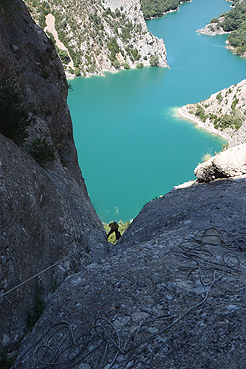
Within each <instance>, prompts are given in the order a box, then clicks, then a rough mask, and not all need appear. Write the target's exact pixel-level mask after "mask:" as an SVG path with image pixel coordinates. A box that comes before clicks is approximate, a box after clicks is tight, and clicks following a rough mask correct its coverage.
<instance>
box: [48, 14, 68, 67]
mask: <svg viewBox="0 0 246 369" xmlns="http://www.w3.org/2000/svg"><path fill="white" fill-rule="evenodd" d="M46 24H47V26H46V27H45V29H44V31H45V32H46V31H48V32H50V33H52V35H53V36H54V39H55V41H56V45H57V47H58V48H59V49H60V50H66V51H67V53H68V55H69V58H70V62H69V63H68V66H69V67H71V68H74V64H73V61H72V58H71V56H70V54H69V51H68V49H67V48H66V46H65V45H64V44H63V43H62V42H61V41H60V40H59V38H58V34H57V31H56V29H55V17H54V16H53V15H52V14H48V15H47V16H46Z"/></svg>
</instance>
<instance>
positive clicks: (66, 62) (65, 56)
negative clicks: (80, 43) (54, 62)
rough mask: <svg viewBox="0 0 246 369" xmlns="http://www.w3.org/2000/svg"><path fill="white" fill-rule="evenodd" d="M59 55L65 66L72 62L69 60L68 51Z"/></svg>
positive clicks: (60, 52) (61, 51)
mask: <svg viewBox="0 0 246 369" xmlns="http://www.w3.org/2000/svg"><path fill="white" fill-rule="evenodd" d="M58 55H59V56H60V58H61V61H62V62H63V63H64V64H68V63H69V62H70V58H69V55H68V52H67V51H66V50H59V51H58Z"/></svg>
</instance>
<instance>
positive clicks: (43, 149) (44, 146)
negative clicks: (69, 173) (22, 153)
mask: <svg viewBox="0 0 246 369" xmlns="http://www.w3.org/2000/svg"><path fill="white" fill-rule="evenodd" d="M29 153H30V155H31V156H32V157H33V158H34V160H36V162H37V163H38V164H39V165H41V167H43V168H45V167H46V165H47V164H48V163H49V162H52V161H54V160H55V150H54V147H53V146H52V145H50V144H49V143H48V142H47V141H46V140H45V139H44V138H43V139H42V138H37V139H36V140H35V141H34V142H33V143H32V144H31V147H30V150H29Z"/></svg>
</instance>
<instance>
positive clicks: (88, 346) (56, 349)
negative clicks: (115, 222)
mask: <svg viewBox="0 0 246 369" xmlns="http://www.w3.org/2000/svg"><path fill="white" fill-rule="evenodd" d="M245 191H246V180H245V179H241V180H237V181H231V180H223V181H222V180H219V181H215V182H212V183H209V184H196V185H193V186H190V187H189V188H183V189H177V190H174V191H172V192H171V193H169V194H167V195H166V196H164V197H162V198H159V199H157V200H153V201H151V202H150V203H149V204H147V205H146V206H145V207H144V209H143V210H142V211H141V213H140V214H139V215H138V217H137V218H136V219H135V220H134V221H133V223H132V224H131V225H130V226H129V228H128V230H127V231H126V232H125V233H124V235H123V236H122V237H121V240H120V241H119V243H118V244H117V246H114V248H113V249H112V253H111V256H110V257H109V258H107V259H105V260H102V261H101V262H100V263H99V264H94V267H93V268H89V267H87V268H86V269H84V270H83V271H81V272H80V273H79V274H77V275H75V276H72V277H70V278H68V279H67V280H66V282H65V283H64V284H63V285H61V286H60V288H59V289H58V290H57V291H56V293H55V294H54V296H53V297H52V299H50V303H49V305H48V306H47V309H46V310H45V312H44V313H43V315H42V317H41V318H40V320H39V322H38V323H37V325H36V326H35V327H34V329H33V330H32V332H30V333H29V334H28V335H27V336H26V338H25V340H24V341H23V344H22V347H21V349H20V352H19V357H18V359H17V362H16V365H15V366H14V368H15V369H17V368H18V369H23V368H27V367H28V368H32V367H36V368H37V369H41V368H43V365H42V364H41V363H40V362H39V359H42V361H43V362H45V363H46V368H49V365H48V363H52V364H54V360H56V364H57V366H58V367H59V368H60V369H63V368H64V369H65V368H73V369H77V368H78V367H79V365H80V364H81V363H82V367H83V365H85V364H87V365H88V368H89V367H95V368H112V369H125V368H136V369H149V368H154V369H170V368H174V369H179V368H191V369H197V368H206V367H207V368H211V369H216V368H224V369H236V368H241V367H244V363H245V360H246V351H245V338H244V337H245V334H244V333H245V323H246V313H245V303H246V301H245V277H246V254H245V252H246V251H245V250H246V248H245V245H246V232H245V229H246V210H245V209H246V203H245V201H246V199H245ZM59 342H62V346H61V345H59ZM41 354H42V355H43V356H41ZM55 355H56V358H55Z"/></svg>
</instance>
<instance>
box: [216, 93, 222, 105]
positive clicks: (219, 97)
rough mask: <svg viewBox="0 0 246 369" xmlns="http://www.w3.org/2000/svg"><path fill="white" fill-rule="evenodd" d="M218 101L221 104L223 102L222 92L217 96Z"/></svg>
mask: <svg viewBox="0 0 246 369" xmlns="http://www.w3.org/2000/svg"><path fill="white" fill-rule="evenodd" d="M216 99H217V100H218V101H219V103H221V102H222V100H223V96H222V95H221V92H219V93H218V94H217V95H216Z"/></svg>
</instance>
